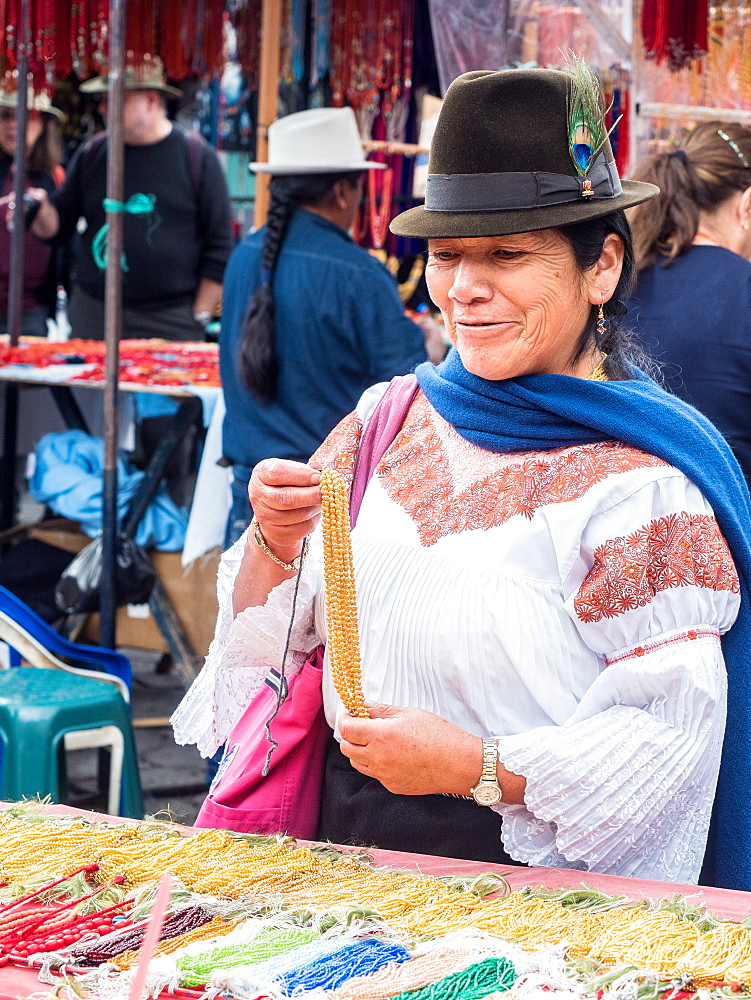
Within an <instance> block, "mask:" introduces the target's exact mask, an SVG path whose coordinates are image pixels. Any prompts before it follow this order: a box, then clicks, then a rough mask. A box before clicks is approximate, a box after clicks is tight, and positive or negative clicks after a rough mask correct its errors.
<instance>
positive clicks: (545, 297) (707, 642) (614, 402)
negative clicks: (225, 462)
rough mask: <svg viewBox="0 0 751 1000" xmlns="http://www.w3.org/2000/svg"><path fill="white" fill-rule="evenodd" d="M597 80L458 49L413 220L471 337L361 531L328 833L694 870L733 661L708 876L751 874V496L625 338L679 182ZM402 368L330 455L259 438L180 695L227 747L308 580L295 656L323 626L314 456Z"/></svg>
mask: <svg viewBox="0 0 751 1000" xmlns="http://www.w3.org/2000/svg"><path fill="white" fill-rule="evenodd" d="M601 107H602V105H601V101H600V96H599V90H598V89H597V85H596V82H595V80H594V78H593V76H592V75H591V73H590V72H589V71H588V70H587V68H586V67H585V66H584V65H583V64H578V65H577V66H576V67H575V69H574V71H572V73H570V74H569V73H561V72H556V71H551V70H512V71H506V72H500V73H495V72H474V73H469V74H465V75H464V76H461V77H459V78H458V79H457V80H456V81H454V83H453V84H452V85H451V87H450V89H449V91H448V92H447V94H446V98H445V101H444V104H443V108H442V111H441V114H440V119H439V122H438V125H437V128H436V132H435V137H434V141H433V147H432V152H431V161H430V170H429V178H428V187H427V195H426V201H425V206H424V207H419V208H415V209H411V210H410V211H408V212H406V213H404V214H403V215H401V216H399V217H397V219H396V220H395V221H394V223H393V224H392V229H393V231H394V232H395V233H397V234H398V235H404V236H407V235H408V236H419V237H424V238H426V239H427V240H428V250H429V262H428V269H427V273H428V282H429V288H430V293H431V296H432V298H433V299H434V301H435V302H436V303H437V304H438V305H439V306H440V308H441V310H442V312H443V315H444V319H445V323H446V330H447V332H448V335H449V336H450V338H451V341H452V343H453V345H454V347H455V350H454V351H452V352H451V354H450V356H449V357H448V358H447V360H446V361H445V362H444V363H443V364H441V365H440V366H439V367H438V368H434V367H433V366H432V365H430V364H424V365H421V366H420V367H419V368H418V369H417V380H418V382H419V391H418V392H417V395H416V396H415V398H414V401H413V402H412V405H411V407H410V409H409V412H408V413H407V416H406V418H405V420H404V422H403V425H402V428H401V431H400V433H398V434H397V436H396V438H395V439H394V441H393V443H392V445H391V447H390V448H389V449H388V451H386V453H385V455H384V457H383V459H382V460H381V462H380V463H379V465H378V467H377V469H376V472H375V475H374V476H373V477H372V479H371V480H370V482H369V484H368V486H367V489H366V492H365V495H364V499H363V503H362V506H361V508H360V516H359V519H358V521H357V526H356V527H355V529H354V531H353V535H352V542H353V550H354V559H355V566H356V572H357V584H358V613H359V628H360V636H361V643H362V674H363V691H364V694H365V698H366V701H367V703H368V706H369V710H370V718H365V719H362V718H353V717H352V716H350V715H348V714H347V713H346V711H345V710H344V708H343V706H342V703H341V702H340V700H339V697H338V695H337V693H336V690H335V688H334V686H333V683H332V680H331V676H330V671H329V668H328V665H327V664H326V665H325V666H324V681H323V684H324V707H325V713H326V718H327V720H328V722H329V725H330V726H331V729H332V731H333V733H334V738H333V739H332V740H331V743H330V746H329V751H328V756H327V762H326V774H325V783H324V791H323V800H322V814H321V823H320V829H319V835H320V837H322V838H329V839H331V840H332V841H334V842H338V843H360V844H370V845H373V844H374V845H376V846H378V847H380V848H391V849H397V850H407V851H415V852H421V853H428V854H440V855H444V856H452V857H463V858H475V859H482V860H487V861H495V862H503V861H508V860H509V858H511V859H513V860H515V861H517V862H523V863H526V864H534V865H554V866H564V867H570V868H577V869H581V870H585V871H589V870H594V871H599V872H608V873H612V874H618V875H632V876H639V877H642V878H656V879H668V880H676V881H679V882H692V881H696V880H697V878H698V876H699V873H700V870H701V867H702V861H703V859H704V854H705V847H706V844H707V836H708V831H709V824H710V814H711V812H712V804H713V800H714V798H715V790H716V786H717V779H718V772H719V770H720V759H721V749H722V745H723V734H724V732H725V704H726V670H725V663H726V662H727V665H728V667H729V668H730V677H731V696H732V697H733V698H734V706H733V707H734V713H733V717H732V723H729V725H728V731H727V736H726V738H725V739H726V749H727V751H728V752H727V755H726V757H727V759H726V760H725V761H723V773H722V776H721V791H722V793H723V794H722V797H721V798H718V824H717V827H716V831H715V833H716V844H717V848H718V851H717V853H719V854H720V855H721V857H722V859H723V860H724V862H725V867H724V868H713V869H712V871H711V875H710V877H712V878H715V879H717V880H718V881H721V880H724V881H725V882H726V883H731V882H734V883H735V884H738V883H740V882H744V883H745V882H746V874H747V873H746V871H744V870H743V865H744V863H745V860H744V859H745V858H748V856H749V855H748V846H749V839H750V838H749V821H748V817H747V816H746V811H745V810H746V806H745V798H741V799H740V800H739V799H738V798H737V797H736V796H735V795H734V792H735V791H737V790H738V789H739V788H740V787H741V783H742V781H743V780H744V779H745V775H746V774H747V773H748V769H749V755H750V751H749V741H748V740H747V738H746V732H747V722H748V720H747V716H748V702H749V699H748V696H747V693H746V685H747V682H746V666H745V662H744V657H745V656H746V655H747V652H748V649H747V647H748V642H747V640H748V617H747V610H746V604H745V601H746V600H747V596H746V595H747V580H748V573H749V565H750V559H749V545H748V539H747V537H746V535H745V534H744V532H745V531H746V530H747V526H748V523H749V515H750V514H751V510H750V505H749V498H748V495H747V493H746V491H745V487H744V484H743V480H742V477H741V474H740V471H739V469H738V467H737V464H736V462H735V460H734V459H733V456H732V454H731V453H730V452H729V450H728V449H727V447H726V446H725V445H724V443H723V441H722V439H721V438H720V437H719V435H718V434H717V433H716V432H715V430H714V429H713V428H712V426H711V425H710V424H709V423H708V422H707V421H706V420H704V419H703V418H702V417H701V416H700V415H699V414H698V413H696V412H695V411H694V410H692V409H690V408H689V407H687V406H686V405H685V404H683V403H682V402H680V401H678V400H675V399H674V398H673V397H671V396H669V395H668V394H666V393H665V392H664V391H663V390H661V389H660V388H658V387H657V386H656V385H655V384H654V383H653V382H652V381H651V380H649V379H648V378H647V377H646V376H645V375H644V374H642V373H641V371H639V370H638V369H637V368H635V367H634V366H633V364H632V363H631V361H630V359H629V354H628V348H627V344H626V341H625V338H624V335H623V333H622V332H621V329H620V326H619V324H618V319H617V317H618V315H619V314H620V313H621V312H622V311H623V307H622V299H623V297H624V296H625V294H626V291H627V289H628V285H629V280H630V278H631V272H632V268H633V253H632V244H631V236H630V231H629V227H628V224H627V223H626V220H625V217H624V214H623V209H625V208H627V207H629V206H633V205H635V204H638V203H639V202H642V201H644V200H646V199H648V198H650V197H653V196H654V195H655V194H656V193H657V192H656V189H655V188H654V187H653V186H652V185H649V184H643V183H633V182H623V183H621V181H620V179H619V177H618V174H617V171H616V168H615V164H614V162H613V158H612V153H611V150H610V145H609V142H608V139H607V135H606V134H605V128H604V124H603V115H602V110H601ZM383 389H384V387H383V386H377V387H375V388H373V389H372V390H369V391H368V392H366V394H365V395H364V396H363V398H362V399H361V400H360V403H359V405H358V407H357V410H356V412H355V413H353V414H352V415H351V416H350V417H349V418H347V419H345V420H344V422H343V423H342V424H341V425H340V426H339V427H338V429H336V430H335V431H334V432H333V433H332V435H331V436H330V437H329V438H328V440H327V441H326V442H325V443H324V445H323V446H322V448H321V449H320V450H319V452H318V454H317V455H316V456H315V457H314V459H313V460H312V461H311V464H310V465H299V464H296V463H290V462H284V461H280V460H277V461H274V460H271V461H268V462H261V463H260V464H259V465H258V466H257V467H256V470H255V472H254V474H253V478H252V479H251V482H250V486H249V491H250V499H251V502H252V505H253V509H254V511H255V514H256V518H257V525H258V527H257V530H255V531H253V530H252V531H251V532H250V533H249V534H246V535H245V536H244V538H242V539H241V540H240V541H239V542H238V543H237V545H236V546H235V547H234V548H233V549H231V550H230V551H229V552H228V553H227V554H226V556H225V558H224V561H223V564H222V567H221V570H220V579H219V591H220V601H221V611H220V618H219V622H218V626H217V633H216V638H215V641H214V644H213V646H212V649H211V652H210V655H209V658H208V661H207V664H206V667H205V668H204V671H203V672H202V674H201V675H200V677H199V679H198V680H197V681H196V684H195V685H194V687H193V689H192V690H191V692H190V693H189V694H188V696H187V698H186V700H185V701H184V702H183V704H182V706H181V707H180V709H179V710H178V712H177V716H176V719H175V723H176V732H177V738H178V739H179V740H181V741H188V740H192V741H194V742H196V743H197V744H198V746H199V749H200V750H201V751H202V752H203V753H204V754H209V753H213V752H214V750H215V749H216V747H217V746H218V745H219V744H220V743H221V742H222V741H223V740H225V739H226V738H227V735H228V733H229V730H230V728H231V726H232V725H233V724H234V722H235V721H236V720H237V719H238V717H239V716H240V715H241V713H242V712H243V709H244V708H245V706H246V705H247V704H248V702H249V700H250V698H251V697H253V695H254V694H255V692H256V691H257V690H258V689H259V687H260V686H261V684H262V683H263V679H264V676H265V674H266V672H267V671H269V670H271V669H272V668H276V669H277V670H278V668H279V664H280V660H281V657H282V650H283V648H284V645H285V639H286V636H287V630H288V628H289V624H290V615H291V607H292V598H293V593H294V589H295V586H296V585H297V587H298V590H297V613H296V615H295V617H294V623H293V627H292V630H291V636H290V650H291V661H290V662H291V664H292V665H293V668H294V667H299V665H300V664H301V663H302V661H303V660H304V658H305V656H306V654H307V653H308V652H309V651H310V650H311V649H313V648H314V647H315V646H316V645H317V644H318V643H320V642H325V640H326V628H325V620H324V586H323V572H322V565H321V548H322V542H321V535H320V529H319V528H318V527H317V520H318V513H319V504H320V490H319V486H318V482H319V477H318V473H317V472H316V471H315V468H314V467H316V466H317V467H324V468H328V467H333V468H336V469H339V470H342V471H344V472H347V471H348V470H351V469H352V467H353V465H354V460H355V457H356V453H357V449H358V443H359V441H360V437H361V434H362V430H363V427H364V426H366V425H367V423H368V420H369V418H370V417H371V415H372V413H373V410H374V405H375V403H376V402H377V401H378V399H379V397H380V396H381V395H382V393H383ZM306 536H310V542H309V555H308V558H307V560H306V562H305V564H304V566H303V569H302V572H301V574H300V576H299V579H298V580H295V579H294V576H295V571H294V561H295V560H296V559H297V558H298V557H299V556H300V553H301V549H302V545H303V540H304V539H305V538H306ZM281 564H284V565H281ZM739 573H740V574H741V577H742V580H741V582H739ZM723 637H725V642H724V655H723V644H722V640H723ZM232 752H233V748H232V747H229V748H228V754H231V753H232ZM714 858H715V854H714V853H713V854H712V857H711V859H710V860H712V861H714Z"/></svg>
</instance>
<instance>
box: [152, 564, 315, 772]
mask: <svg viewBox="0 0 751 1000" xmlns="http://www.w3.org/2000/svg"><path fill="white" fill-rule="evenodd" d="M314 573H315V569H314V568H313V567H311V568H309V567H308V565H307V564H306V565H305V567H304V568H303V572H302V574H301V576H300V586H299V589H298V593H297V602H296V609H295V620H294V622H293V624H292V629H291V632H290V641H289V653H288V656H287V662H286V670H287V672H289V673H290V674H293V673H295V672H296V671H298V670H299V669H300V668H301V667H302V665H303V663H304V662H305V658H306V656H307V655H308V653H310V652H311V651H312V650H313V649H314V648H315V647H316V646H317V645H318V643H319V641H320V640H319V639H318V637H317V635H316V630H315V622H314V614H313V603H314V598H315V576H314ZM295 583H296V579H295V578H292V579H291V580H285V581H284V582H283V583H281V584H280V585H279V586H278V587H275V588H274V590H272V591H271V593H270V594H269V596H268V599H267V601H266V604H265V605H264V606H263V607H258V608H246V609H245V611H241V612H240V614H239V615H237V617H236V618H234V619H232V617H231V602H230V603H229V604H228V605H225V607H223V608H222V610H221V613H220V621H219V625H218V627H217V634H216V637H215V639H214V642H213V643H212V644H211V648H210V649H209V654H208V656H207V657H206V663H205V665H204V667H203V669H202V670H201V673H200V674H199V675H198V678H197V679H196V681H194V683H193V685H192V687H191V688H190V690H189V691H188V693H187V694H186V696H185V698H184V699H183V700H182V702H181V703H180V705H179V706H178V708H177V710H176V712H175V714H174V715H173V717H172V725H173V727H174V731H175V740H176V741H177V742H178V743H195V744H196V745H197V747H198V750H199V751H200V753H201V754H203V756H205V757H208V756H211V755H212V754H214V753H215V752H216V750H217V749H218V748H219V747H220V746H222V744H223V743H225V742H226V740H227V738H228V736H229V734H230V732H231V731H232V728H233V727H234V725H235V724H236V723H237V722H238V721H239V719H240V718H241V716H242V714H243V712H244V711H245V709H246V708H247V707H248V705H249V704H250V702H251V701H252V700H253V697H254V696H255V695H256V694H257V692H258V691H259V689H260V687H261V684H263V681H264V679H265V678H266V676H267V674H268V672H269V671H270V670H271V669H272V668H274V667H276V668H279V667H280V666H281V660H282V655H283V652H284V647H285V644H286V641H287V632H288V630H289V628H290V618H291V614H292V598H293V594H294V589H295Z"/></svg>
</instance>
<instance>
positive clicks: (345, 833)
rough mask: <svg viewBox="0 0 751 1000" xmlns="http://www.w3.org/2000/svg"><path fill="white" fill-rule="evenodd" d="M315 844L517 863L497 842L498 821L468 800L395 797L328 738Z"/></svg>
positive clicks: (484, 809)
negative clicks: (351, 761) (328, 843)
mask: <svg viewBox="0 0 751 1000" xmlns="http://www.w3.org/2000/svg"><path fill="white" fill-rule="evenodd" d="M318 839H319V840H328V841H331V843H334V844H347V845H354V846H357V847H371V848H379V849H380V850H383V851H407V852H410V853H412V854H435V855H438V856H439V857H444V858H464V859H466V860H467V861H489V862H491V863H493V864H500V865H508V864H511V865H513V864H518V862H516V861H514V860H513V859H512V858H510V857H509V855H508V854H507V853H506V852H505V851H504V849H503V845H502V843H501V817H500V816H499V815H498V813H496V812H493V810H492V809H489V808H488V807H487V806H478V805H477V803H476V802H474V801H473V800H471V799H457V798H453V797H451V796H448V795H394V793H393V792H389V791H387V790H386V789H385V788H384V787H383V785H382V784H381V783H380V781H376V779H375V778H370V777H368V776H367V775H365V774H360V772H359V771H356V770H355V768H354V767H352V765H351V764H350V762H349V760H348V759H347V758H346V757H345V756H344V754H343V753H342V752H341V750H340V749H339V744H338V743H337V741H336V740H335V739H334V737H333V736H332V737H331V740H330V741H329V745H328V747H327V750H326V770H325V774H324V780H323V796H322V800H321V820H320V823H319V827H318Z"/></svg>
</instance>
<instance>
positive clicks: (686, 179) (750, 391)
mask: <svg viewBox="0 0 751 1000" xmlns="http://www.w3.org/2000/svg"><path fill="white" fill-rule="evenodd" d="M635 176H636V177H638V178H639V180H642V181H650V182H651V183H653V184H657V185H659V188H660V194H659V195H658V197H657V198H655V200H654V201H652V202H650V203H649V205H643V206H641V207H640V208H636V209H634V211H633V214H632V215H631V226H632V229H633V233H634V247H635V250H636V266H637V269H638V271H639V280H638V284H637V287H636V292H635V294H634V296H633V298H632V299H631V301H630V303H629V311H628V316H627V318H626V325H627V326H629V327H630V328H631V329H632V330H635V331H636V332H637V333H639V334H640V335H641V337H642V340H643V343H644V346H645V348H646V349H647V351H648V352H649V353H650V354H651V355H652V357H654V358H655V359H656V360H657V361H658V362H659V364H660V366H661V367H662V374H663V379H664V382H665V385H666V386H667V387H668V388H669V389H670V390H671V391H672V392H675V393H676V394H677V395H678V396H680V397H681V398H682V399H685V400H687V401H688V402H689V403H692V404H693V405H694V406H696V407H697V408H698V409H699V410H701V411H702V413H704V414H705V415H706V416H708V417H709V419H710V420H711V421H712V422H713V423H714V424H715V425H716V426H717V427H718V428H719V429H720V430H721V431H722V433H723V434H724V435H725V437H726V438H727V440H728V442H729V443H730V446H731V447H732V449H733V451H734V452H735V455H736V458H737V459H738V461H739V462H740V464H741V468H742V469H743V472H744V474H745V476H746V481H747V482H749V483H751V349H750V347H749V345H751V263H749V258H751V132H749V130H748V129H746V128H744V127H743V126H742V125H737V124H736V123H735V122H705V123H703V124H701V125H697V126H696V128H695V129H694V130H693V131H692V132H689V134H688V136H686V138H685V139H684V140H683V141H682V143H681V146H680V147H679V148H678V149H676V150H674V151H673V152H668V153H658V154H656V155H654V156H650V157H649V158H648V159H647V160H645V161H644V162H643V163H642V164H641V165H640V166H639V167H637V170H636V175H635Z"/></svg>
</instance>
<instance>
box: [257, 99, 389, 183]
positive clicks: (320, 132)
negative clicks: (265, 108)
mask: <svg viewBox="0 0 751 1000" xmlns="http://www.w3.org/2000/svg"><path fill="white" fill-rule="evenodd" d="M384 166H385V164H384V163H373V162H372V161H371V160H366V159H365V156H364V155H363V149H362V143H361V141H360V133H359V131H358V129H357V119H356V118H355V113H354V111H353V110H352V108H312V109H311V110H310V111H297V112H295V113H294V114H292V115H286V116H285V117H284V118H279V119H277V121H275V122H273V124H271V125H269V160H268V163H251V164H250V169H251V170H254V171H255V172H256V173H257V174H279V175H291V174H338V173H346V172H347V171H349V170H351V171H353V172H354V171H356V170H383V168H384Z"/></svg>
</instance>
